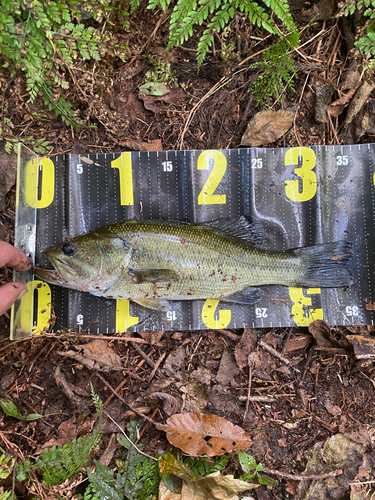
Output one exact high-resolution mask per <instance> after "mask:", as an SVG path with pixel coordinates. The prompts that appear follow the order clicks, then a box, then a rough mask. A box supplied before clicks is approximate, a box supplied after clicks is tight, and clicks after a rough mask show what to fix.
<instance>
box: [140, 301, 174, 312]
mask: <svg viewBox="0 0 375 500" xmlns="http://www.w3.org/2000/svg"><path fill="white" fill-rule="evenodd" d="M132 301H133V302H135V303H136V304H139V305H140V306H142V307H146V308H147V309H153V310H154V311H159V312H162V311H167V310H168V309H170V304H169V302H168V301H167V300H162V299H152V298H147V297H139V298H138V299H132Z"/></svg>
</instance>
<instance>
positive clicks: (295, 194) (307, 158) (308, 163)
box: [285, 147, 317, 201]
mask: <svg viewBox="0 0 375 500" xmlns="http://www.w3.org/2000/svg"><path fill="white" fill-rule="evenodd" d="M299 158H301V159H302V165H301V166H300V167H298V168H295V169H294V172H295V173H296V174H297V175H298V176H299V177H300V179H301V180H302V185H301V183H300V180H299V179H294V180H292V181H285V184H286V185H285V193H286V195H287V197H288V198H289V199H290V200H292V201H308V200H311V198H313V197H314V196H315V193H316V185H317V181H316V174H315V172H314V171H313V169H314V168H315V165H316V156H315V153H314V151H313V150H312V149H311V148H307V147H303V148H291V149H288V151H287V152H286V153H285V165H298V160H299ZM301 188H302V189H301Z"/></svg>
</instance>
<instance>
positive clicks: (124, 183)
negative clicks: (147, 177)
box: [111, 152, 134, 205]
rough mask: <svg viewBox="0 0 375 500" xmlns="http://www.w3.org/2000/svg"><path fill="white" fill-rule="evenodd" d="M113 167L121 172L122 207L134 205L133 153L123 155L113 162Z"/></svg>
mask: <svg viewBox="0 0 375 500" xmlns="http://www.w3.org/2000/svg"><path fill="white" fill-rule="evenodd" d="M111 167H112V168H118V170H119V176H120V203H121V205H134V196H133V171H132V155H131V153H129V152H126V153H121V155H120V156H119V157H118V158H116V160H113V161H111Z"/></svg>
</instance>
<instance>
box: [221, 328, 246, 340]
mask: <svg viewBox="0 0 375 500" xmlns="http://www.w3.org/2000/svg"><path fill="white" fill-rule="evenodd" d="M216 331H217V332H219V333H221V334H222V335H225V336H226V337H228V338H229V339H231V340H234V341H235V342H238V341H239V340H241V335H236V334H235V333H233V332H230V331H229V330H216Z"/></svg>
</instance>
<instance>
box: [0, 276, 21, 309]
mask: <svg viewBox="0 0 375 500" xmlns="http://www.w3.org/2000/svg"><path fill="white" fill-rule="evenodd" d="M26 292H27V288H26V287H25V285H22V284H21V283H6V284H5V285H2V286H0V316H1V315H2V314H4V313H5V311H7V310H8V309H9V308H10V307H11V306H12V305H13V303H14V302H15V301H16V300H17V299H20V298H21V297H22V296H23V295H25V293H26Z"/></svg>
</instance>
